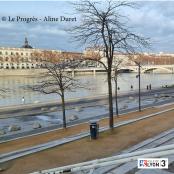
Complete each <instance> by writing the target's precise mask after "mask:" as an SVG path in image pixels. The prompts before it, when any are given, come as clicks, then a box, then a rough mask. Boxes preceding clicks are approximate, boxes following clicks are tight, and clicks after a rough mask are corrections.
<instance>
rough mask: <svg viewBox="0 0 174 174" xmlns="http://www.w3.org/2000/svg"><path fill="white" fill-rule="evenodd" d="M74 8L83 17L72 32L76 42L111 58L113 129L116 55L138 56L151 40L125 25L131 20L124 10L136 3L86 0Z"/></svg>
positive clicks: (111, 120)
mask: <svg viewBox="0 0 174 174" xmlns="http://www.w3.org/2000/svg"><path fill="white" fill-rule="evenodd" d="M74 5H75V10H76V11H77V13H78V14H81V18H82V20H81V23H80V24H79V25H78V26H75V27H73V28H72V30H71V33H72V35H73V36H74V38H75V41H77V42H80V44H85V45H87V46H90V47H93V48H95V47H96V46H100V48H103V52H104V54H105V57H106V59H107V63H106V64H103V65H104V68H105V69H106V72H107V81H108V94H109V98H108V99H109V118H110V119H109V126H110V128H113V102H112V83H111V77H112V75H111V72H112V65H113V58H114V52H116V51H117V52H122V53H125V52H126V53H128V54H130V53H134V52H135V50H138V49H139V50H140V49H141V48H142V46H145V47H146V46H148V40H147V39H146V38H144V37H141V36H138V35H136V34H134V33H133V32H131V31H129V28H128V27H127V26H126V24H125V19H126V20H127V18H126V17H125V16H123V15H121V9H124V8H127V7H134V4H133V3H132V2H125V1H111V0H110V1H104V2H103V3H102V2H99V1H98V2H94V1H90V0H82V1H80V2H77V3H75V4H74ZM123 21H124V22H123ZM96 61H99V60H96ZM100 62H101V61H100Z"/></svg>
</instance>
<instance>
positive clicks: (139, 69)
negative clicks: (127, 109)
mask: <svg viewBox="0 0 174 174" xmlns="http://www.w3.org/2000/svg"><path fill="white" fill-rule="evenodd" d="M135 63H136V65H137V66H138V75H137V76H136V78H138V86H139V92H138V98H139V111H141V65H140V62H137V61H135Z"/></svg>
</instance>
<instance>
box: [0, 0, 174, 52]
mask: <svg viewBox="0 0 174 174" xmlns="http://www.w3.org/2000/svg"><path fill="white" fill-rule="evenodd" d="M173 9H174V1H141V2H138V8H136V9H129V8H127V9H125V10H124V12H123V13H124V14H125V15H126V16H128V18H129V20H128V21H129V22H128V25H129V26H130V27H131V28H132V29H133V31H134V32H135V33H138V34H140V35H142V36H145V37H149V38H151V41H152V49H151V50H150V51H149V52H156V53H157V52H165V53H174V10H173ZM17 16H18V17H20V18H26V17H27V18H33V17H34V18H37V19H38V21H34V22H29V23H27V22H25V21H20V19H19V20H18V22H17V21H16V20H17ZM48 16H50V17H57V18H58V19H59V21H56V22H51V21H50V22H48V21H44V19H45V17H47V18H48ZM60 16H64V17H68V18H75V17H76V21H71V22H65V21H61V22H60ZM13 18H15V21H12V19H13ZM79 22H80V17H79V16H78V15H77V14H75V13H74V9H73V6H72V5H71V3H70V2H69V1H25V2H21V1H11V2H10V1H0V46H1V47H21V46H22V45H23V43H24V38H25V37H27V38H28V40H29V43H30V44H31V45H32V46H33V47H34V48H42V49H56V50H64V51H82V50H83V49H84V46H79V44H77V43H74V42H72V39H71V37H70V35H69V34H68V33H67V32H66V29H69V28H72V26H74V25H77V24H78V23H79Z"/></svg>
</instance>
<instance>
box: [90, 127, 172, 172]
mask: <svg viewBox="0 0 174 174" xmlns="http://www.w3.org/2000/svg"><path fill="white" fill-rule="evenodd" d="M169 144H174V129H171V130H168V131H165V132H163V133H161V134H159V135H157V136H155V137H153V138H150V139H147V140H145V141H143V142H141V143H139V144H137V145H135V146H133V147H131V148H129V149H127V150H124V151H122V152H121V153H119V154H124V153H129V152H135V151H138V150H145V149H148V148H155V147H159V146H163V145H169ZM114 155H118V153H117V154H114ZM164 158H165V157H164ZM166 158H168V159H169V165H170V164H172V163H173V162H174V155H170V156H166ZM173 169H174V168H173ZM173 169H172V167H171V168H170V167H169V170H149V169H148V170H147V169H146V170H143V169H142V170H139V169H138V168H137V161H133V162H128V163H125V164H121V165H116V166H109V167H105V168H99V169H97V170H95V171H94V173H93V174H153V173H155V174H172V173H171V172H170V171H172V170H173Z"/></svg>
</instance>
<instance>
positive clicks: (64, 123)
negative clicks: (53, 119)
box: [61, 92, 66, 128]
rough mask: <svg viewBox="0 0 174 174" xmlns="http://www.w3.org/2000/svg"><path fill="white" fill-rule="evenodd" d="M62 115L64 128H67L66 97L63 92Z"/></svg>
mask: <svg viewBox="0 0 174 174" xmlns="http://www.w3.org/2000/svg"><path fill="white" fill-rule="evenodd" d="M61 99H62V113H63V128H66V115H65V97H64V92H62V96H61Z"/></svg>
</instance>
